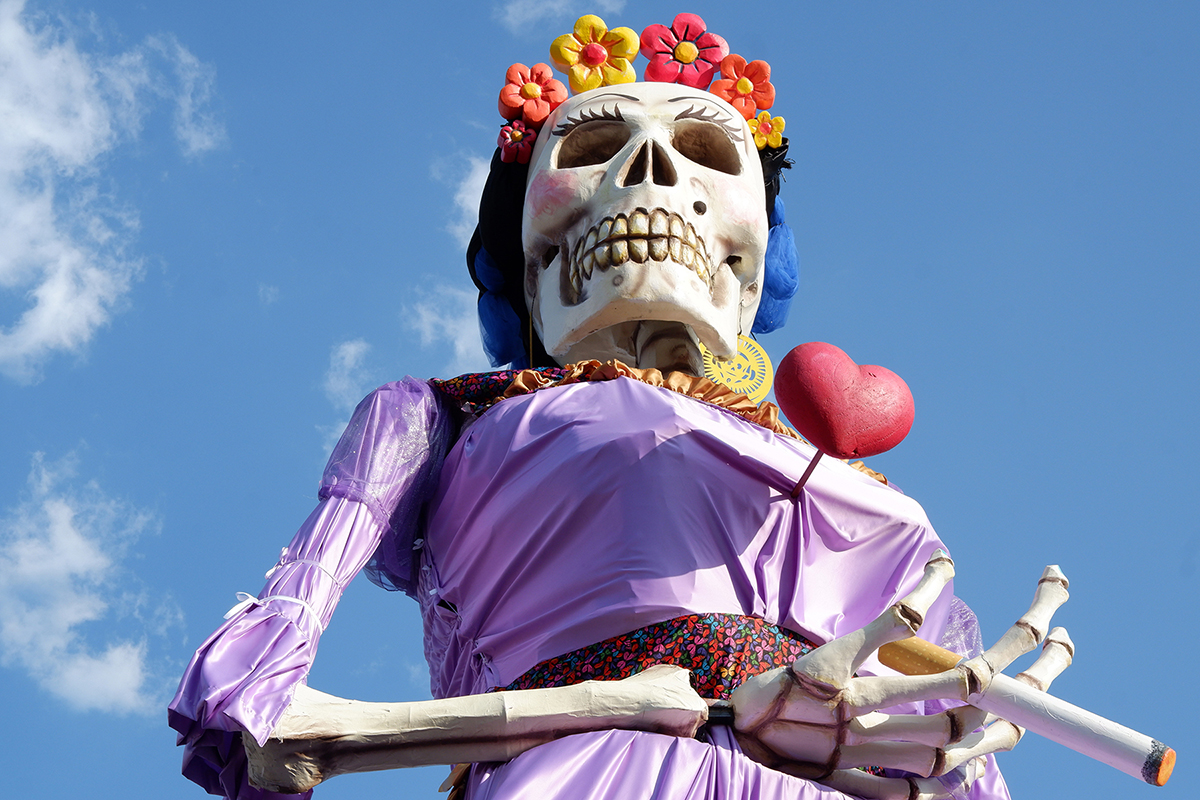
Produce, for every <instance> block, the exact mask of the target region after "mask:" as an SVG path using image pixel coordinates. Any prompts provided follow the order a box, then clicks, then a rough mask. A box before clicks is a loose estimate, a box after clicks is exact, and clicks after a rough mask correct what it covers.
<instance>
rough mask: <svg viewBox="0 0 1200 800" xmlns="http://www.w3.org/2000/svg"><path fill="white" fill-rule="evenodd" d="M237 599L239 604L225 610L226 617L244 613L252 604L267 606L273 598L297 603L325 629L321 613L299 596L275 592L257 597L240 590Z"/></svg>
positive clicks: (318, 625)
mask: <svg viewBox="0 0 1200 800" xmlns="http://www.w3.org/2000/svg"><path fill="white" fill-rule="evenodd" d="M237 599H238V603H237V605H235V606H234V607H233V608H231V609H229V610H228V611H226V612H225V619H230V618H232V617H233V616H235V615H237V614H240V613H242V612H243V611H245V610H246V609H248V608H250V606H265V605H266V604H267V603H269V602H271V601H272V600H286V601H287V602H289V603H296V604H297V605H299V606H300V607H301V608H303V609H304V610H305V611H307V612H308V613H309V614H310V615H311V616H312V618H313V619H315V620H316V621H317V627H318V628H320V629H321V631H322V632H324V631H325V625H324V624H322V622H321V615H320V614H318V613H317V612H316V611H315V610H313V607H312V606H310V605H309V604H308V603H306V602H304V601H303V600H301V599H300V598H298V597H288V596H287V595H286V594H273V595H269V596H268V597H255V596H254V595H252V594H248V593H246V592H238V593H237Z"/></svg>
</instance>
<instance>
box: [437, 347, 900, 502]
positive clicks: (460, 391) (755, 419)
mask: <svg viewBox="0 0 1200 800" xmlns="http://www.w3.org/2000/svg"><path fill="white" fill-rule="evenodd" d="M617 378H630V379H632V380H635V381H641V382H642V383H645V384H649V385H650V386H657V387H660V388H663V389H670V390H671V391H673V392H677V393H679V394H681V395H684V396H685V397H690V398H692V399H693V400H699V401H700V402H702V403H708V404H710V405H714V406H716V407H718V408H721V409H724V410H725V411H728V412H730V413H732V414H736V415H737V416H739V417H741V418H742V419H744V420H746V421H748V422H751V423H753V424H755V425H758V426H760V427H762V428H766V429H767V430H769V431H771V432H773V433H777V434H779V435H780V436H787V437H789V438H791V439H797V440H799V441H802V442H805V443H806V444H807V442H806V441H805V439H804V438H803V437H801V436H800V435H799V434H797V433H796V432H795V431H794V430H792V429H791V428H790V427H788V426H787V425H785V424H784V423H783V422H782V421H781V420H780V419H779V407H778V406H776V405H775V404H774V403H770V402H767V401H763V402H761V403H755V402H754V401H752V400H751V399H750V398H748V397H746V396H745V395H744V394H741V393H740V392H735V391H734V390H733V389H730V388H729V387H728V386H726V385H724V384H722V383H717V382H716V381H712V380H710V379H708V378H702V377H696V376H695V375H687V374H685V373H682V372H672V373H669V374H667V375H665V376H664V375H663V374H662V373H661V372H660V371H658V370H657V369H653V368H651V369H639V368H638V367H631V366H629V365H628V364H625V363H623V362H621V361H616V360H613V361H607V362H600V361H580V362H577V363H575V364H567V365H566V366H565V367H541V368H532V369H522V370H505V371H501V372H485V373H473V374H469V375H461V376H459V377H457V378H452V379H450V380H445V381H443V380H434V381H431V383H432V384H433V385H434V386H435V387H436V388H437V389H438V390H440V391H441V392H443V393H444V394H446V395H448V396H449V397H452V398H454V399H455V401H456V402H458V404H459V407H460V408H462V410H463V411H465V412H466V413H468V414H471V415H478V414H482V413H483V412H484V411H486V410H487V409H489V408H491V407H492V406H494V405H495V404H496V403H499V402H500V401H502V400H505V399H508V398H510V397H520V396H521V395H526V394H530V393H532V392H536V391H539V390H541V389H550V388H553V387H555V386H567V385H570V384H572V383H587V382H589V381H611V380H616V379H617ZM850 466H851V467H853V468H854V469H856V470H858V471H859V472H861V473H863V474H865V475H869V476H870V477H872V478H874V479H875V480H877V481H879V482H880V483H883V484H887V482H888V480H887V478H886V477H884V475H883V473H881V472H876V471H875V470H873V469H871V468H870V467H868V466H867V465H866V464H864V463H863V462H862V461H854V462H852V463H850Z"/></svg>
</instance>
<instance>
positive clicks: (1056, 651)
mask: <svg viewBox="0 0 1200 800" xmlns="http://www.w3.org/2000/svg"><path fill="white" fill-rule="evenodd" d="M1074 655H1075V645H1074V643H1073V642H1072V641H1071V637H1070V636H1068V635H1067V630H1066V628H1055V629H1054V630H1052V631H1050V634H1049V635H1048V636H1047V637H1046V643H1045V644H1044V645H1042V654H1041V655H1040V656H1039V657H1038V660H1037V661H1035V662H1034V663H1033V666H1031V667H1030V668H1029V669H1027V670H1025V671H1024V672H1022V673H1020V674H1019V675H1017V676H1016V678H1017V680H1019V681H1021V682H1022V683H1025V684H1027V685H1029V686H1032V687H1033V688H1035V689H1037V690H1038V691H1042V692H1044V691H1046V690H1047V689H1049V688H1050V684H1051V683H1053V682H1054V679H1055V678H1057V677H1058V676H1059V675H1061V674H1062V671H1063V670H1065V669H1066V668H1067V667H1069V666H1071V659H1072V657H1073V656H1074Z"/></svg>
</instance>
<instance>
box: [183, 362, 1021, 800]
mask: <svg viewBox="0 0 1200 800" xmlns="http://www.w3.org/2000/svg"><path fill="white" fill-rule="evenodd" d="M453 418H454V412H453V411H452V410H451V409H450V408H449V404H448V402H447V401H446V399H445V398H444V397H442V396H441V395H439V394H438V393H437V392H436V391H434V390H433V389H431V388H430V387H429V386H428V385H427V384H425V383H423V382H418V381H414V380H411V379H410V380H406V381H402V382H398V383H395V384H388V385H387V386H384V387H382V388H381V389H379V390H377V391H376V392H375V393H373V394H372V395H371V396H369V397H368V398H367V399H366V400H364V401H363V403H362V404H360V406H359V408H358V409H357V410H356V411H355V415H354V418H353V419H352V421H351V423H350V426H349V428H348V429H347V431H346V433H345V434H344V435H343V437H342V440H341V441H340V442H339V444H338V446H337V448H336V449H335V452H334V454H333V456H332V457H331V459H330V464H329V466H328V467H327V469H326V472H325V476H324V479H323V481H322V488H321V495H320V496H321V498H322V504H321V505H320V506H318V508H317V510H316V511H315V512H314V514H313V515H312V516H311V517H310V518H309V520H308V521H307V522H306V523H305V525H304V527H302V528H301V530H300V532H299V533H297V535H296V538H295V539H294V540H293V542H292V544H291V545H290V546H289V547H288V548H287V550H285V553H284V556H283V557H282V558H281V564H280V566H278V567H277V568H276V571H275V573H273V575H272V578H271V581H270V582H269V583H268V585H267V587H265V588H264V591H263V592H262V593H260V598H265V599H264V600H261V601H259V603H258V604H254V603H250V604H247V606H246V607H245V608H243V609H240V610H238V611H237V613H235V614H234V616H233V617H232V618H231V619H230V620H229V621H228V622H227V623H226V624H225V625H224V626H223V627H222V628H221V629H220V630H219V631H218V632H217V633H216V634H214V635H213V636H212V637H210V639H209V640H208V641H207V642H205V644H204V645H203V646H202V647H201V648H200V650H199V651H198V652H197V654H196V657H195V658H194V659H193V661H192V663H191V665H189V667H188V671H187V674H186V675H185V676H184V680H183V683H182V684H181V686H180V691H179V694H178V695H177V696H176V698H175V700H174V702H173V703H172V705H171V724H172V726H173V727H175V728H176V730H178V731H179V732H180V742H181V743H182V744H187V745H188V755H187V756H186V757H185V774H188V776H189V777H191V778H193V780H197V782H199V783H201V784H202V785H204V786H205V787H206V788H207V789H209V791H212V792H214V793H223V794H225V795H226V796H227V797H231V798H233V797H243V798H250V797H256V798H257V797H270V796H271V795H270V793H263V792H259V791H258V790H255V789H253V788H252V787H249V786H247V785H246V781H245V774H244V755H242V754H241V752H240V742H238V741H236V738H235V737H234V735H233V734H232V733H230V732H234V731H240V730H242V729H245V730H248V731H249V732H250V733H251V734H253V735H254V736H255V737H256V738H258V739H259V740H260V741H262V740H265V738H266V736H267V734H268V733H269V731H270V730H271V728H272V726H273V725H274V724H275V723H276V722H277V721H278V718H279V716H280V715H281V714H282V712H283V709H284V708H285V707H286V704H287V702H288V700H289V698H290V694H291V691H292V689H293V688H294V686H295V684H296V683H297V682H298V681H300V680H302V679H303V677H304V675H305V674H306V673H307V669H308V666H309V665H310V664H311V662H312V658H313V657H314V655H315V649H316V641H317V638H318V637H319V634H320V631H321V630H322V629H323V627H324V625H326V624H327V623H328V620H329V615H330V614H331V613H332V610H333V606H334V605H335V604H336V601H337V598H338V596H340V593H341V590H342V588H343V587H344V586H345V583H346V582H347V581H348V580H349V579H350V577H352V576H353V574H354V573H355V572H356V571H358V570H359V569H360V568H362V567H364V566H365V567H366V568H367V570H368V572H369V574H370V575H371V576H372V578H373V579H374V580H376V582H378V583H380V584H382V585H385V586H388V587H389V588H399V589H403V590H405V591H407V592H408V593H409V594H412V595H413V596H414V597H415V598H416V599H417V600H418V602H419V603H420V605H421V611H422V615H423V617H424V621H425V643H424V644H425V655H426V659H427V661H428V662H429V667H430V675H431V687H432V690H433V693H434V695H435V696H437V697H445V696H453V695H461V694H469V693H478V692H485V691H488V690H490V689H493V688H496V687H502V686H505V685H507V684H508V683H510V682H512V681H513V680H514V679H515V678H517V677H519V676H520V675H521V674H522V673H524V672H525V671H526V670H528V669H530V668H531V667H533V666H535V665H536V664H538V663H539V662H541V661H544V660H546V659H549V658H552V657H555V656H559V655H561V654H563V653H567V652H570V651H572V650H575V649H578V648H580V647H583V646H585V645H589V644H592V643H595V642H599V641H603V640H605V639H607V638H609V637H612V636H615V635H619V634H622V633H625V632H628V631H631V630H634V629H637V628H640V627H643V626H646V625H651V624H654V623H659V622H663V621H665V620H670V619H673V618H676V617H680V616H685V615H689V614H708V613H715V614H733V615H744V616H753V617H757V618H761V619H764V620H766V621H767V622H770V623H773V624H777V625H779V626H781V627H783V628H787V629H790V630H793V631H796V632H799V633H802V634H804V635H806V636H808V637H809V638H810V639H813V640H814V641H818V642H821V641H827V640H829V639H831V638H833V637H836V636H840V635H842V634H845V633H848V632H850V631H853V630H856V629H858V628H860V627H862V626H863V625H864V624H866V623H867V622H869V621H870V620H871V619H873V618H874V617H875V616H877V615H878V614H879V613H880V612H881V611H882V610H883V609H884V608H886V607H887V606H888V605H890V604H891V603H892V602H894V601H895V600H896V599H898V598H899V597H901V596H903V595H904V594H905V593H907V592H908V591H909V590H911V589H912V588H913V586H915V584H916V582H917V580H919V578H920V575H921V573H922V569H923V566H924V563H925V561H926V560H927V559H928V557H929V555H930V554H931V553H932V552H933V551H934V550H935V549H936V548H938V547H940V546H942V545H941V542H940V541H939V540H938V538H937V536H936V534H935V533H934V532H933V529H932V527H931V526H930V524H929V521H928V519H927V518H926V516H925V514H924V511H923V510H922V509H921V507H920V506H919V505H918V504H917V503H916V502H915V501H913V500H911V499H910V498H907V497H906V496H904V495H903V494H902V493H900V492H899V491H897V490H895V489H894V488H892V487H888V486H885V485H883V484H881V483H879V482H877V481H875V480H874V479H872V478H870V477H868V476H866V475H864V474H862V473H860V472H858V471H856V470H854V469H852V468H850V467H848V466H846V465H845V464H843V463H841V462H839V461H836V460H834V459H823V460H822V461H821V463H820V464H819V465H818V467H817V469H816V470H815V472H814V474H813V476H812V477H811V479H810V481H809V483H808V485H807V487H806V490H805V491H804V492H803V494H802V495H801V498H800V499H799V501H796V500H793V499H791V498H790V496H789V495H790V491H791V488H792V486H794V485H795V483H796V481H797V479H798V478H799V476H800V475H801V474H802V473H803V472H804V470H805V468H806V467H807V466H808V463H809V460H810V458H811V456H812V453H813V451H812V448H810V447H809V446H807V445H805V444H803V443H801V442H798V441H796V440H793V439H789V438H787V437H783V436H780V435H778V434H776V433H773V432H771V431H768V430H766V429H764V428H762V427H760V426H758V425H755V424H753V423H751V422H748V421H746V420H745V419H743V418H741V417H739V416H737V415H736V414H733V413H732V412H729V411H726V410H723V409H721V408H718V407H716V406H713V405H710V404H707V403H703V402H699V401H697V400H693V399H691V398H688V397H685V396H683V395H680V394H677V393H675V392H673V391H671V390H669V389H665V388H660V387H654V386H649V385H647V384H644V383H641V382H639V381H636V380H632V379H629V378H618V379H615V380H610V381H602V382H590V383H578V384H571V385H567V386H559V387H554V388H548V389H543V390H541V391H537V392H533V393H531V394H527V395H522V396H519V397H515V398H511V399H507V400H504V401H502V402H500V403H499V404H497V405H496V406H494V407H493V408H491V409H490V410H488V411H487V412H485V413H484V414H482V415H481V416H480V417H479V418H478V419H474V420H472V421H471V422H470V423H469V424H467V425H466V427H464V428H463V429H462V430H461V431H457V430H455V423H453V422H452V419H453ZM422 518H423V519H424V520H425V525H424V527H423V528H421V529H418V526H417V522H416V521H417V520H418V519H422ZM956 602H957V601H954V600H953V597H952V592H951V590H950V587H947V590H946V592H944V593H943V595H942V597H941V598H939V600H938V601H937V603H936V604H935V605H934V607H933V608H932V609H931V610H930V613H929V615H928V617H927V622H926V625H925V627H924V628H923V629H922V635H923V636H924V637H925V638H927V639H931V640H933V641H939V640H942V639H943V636H944V634H945V633H946V622H947V619H948V617H949V615H950V613H951V610H952V608H955V607H954V606H953V604H954V603H956ZM966 613H967V614H968V615H969V612H966ZM963 619H965V620H966V621H965V622H962V623H961V624H958V625H957V627H955V630H954V631H953V633H955V635H959V634H961V633H962V629H964V628H970V626H971V625H973V620H971V619H967V618H966V617H964V618H963ZM972 631H973V629H972ZM872 663H873V662H868V664H867V665H866V668H865V669H864V671H867V672H869V671H870V668H871V665H872ZM247 665H250V666H249V667H248V666H247ZM929 705H930V708H928V709H920V708H915V707H912V706H909V707H908V708H907V709H906V710H911V711H918V712H919V711H922V710H925V711H927V712H932V711H936V710H940V708H941V707H942V706H940V705H938V704H929ZM989 767H990V768H989V769H988V771H987V774H986V775H985V777H984V778H983V779H981V780H980V781H978V782H977V783H976V784H975V786H974V788H973V789H972V790H971V792H970V793H969V794H968V795H966V796H968V797H971V798H974V800H985V799H986V800H993V799H995V800H1000V799H1001V798H1007V797H1008V793H1007V790H1006V789H1005V788H1004V783H1003V779H1002V778H1001V777H1000V775H999V772H998V771H997V770H996V769H995V767H994V764H991V765H989ZM286 797H294V795H286ZM468 797H471V798H474V799H475V800H482V799H483V798H493V799H495V800H500V799H501V798H504V799H505V800H512V799H514V798H526V797H528V798H531V800H533V799H534V798H536V800H552V799H557V798H562V800H566V798H572V799H573V800H579V799H580V798H583V800H609V799H612V798H622V799H624V798H646V800H650V799H651V798H654V799H655V800H680V799H681V798H689V799H691V798H697V799H699V798H706V799H707V800H733V799H734V798H742V799H744V800H765V799H766V798H776V797H779V798H783V797H787V798H790V800H797V799H800V800H809V799H815V798H841V797H845V795H842V794H841V793H838V792H834V791H832V790H829V789H826V788H824V787H822V786H820V785H818V784H813V783H810V782H808V781H804V780H800V779H796V778H792V777H789V776H786V775H783V774H782V773H779V772H776V771H774V770H771V769H768V768H766V767H763V766H761V765H758V764H756V763H754V762H752V761H750V760H749V759H747V758H746V757H744V756H743V755H742V754H741V752H740V750H739V749H738V747H737V744H736V742H735V741H734V740H733V737H732V736H731V735H729V733H728V731H727V730H724V729H721V728H714V731H713V733H712V736H711V739H710V740H709V741H699V740H683V739H677V738H674V737H669V736H664V735H660V734H653V733H638V732H628V731H604V732H597V733H593V734H581V735H575V736H571V737H567V738H565V739H562V740H559V741H557V742H553V743H551V744H548V745H543V746H541V747H538V748H535V749H534V750H531V751H529V752H527V753H525V754H523V755H521V756H519V757H518V758H516V759H514V760H513V761H511V762H508V763H506V764H493V765H478V766H477V767H476V768H475V769H474V770H473V771H472V774H471V777H470V781H469V785H468Z"/></svg>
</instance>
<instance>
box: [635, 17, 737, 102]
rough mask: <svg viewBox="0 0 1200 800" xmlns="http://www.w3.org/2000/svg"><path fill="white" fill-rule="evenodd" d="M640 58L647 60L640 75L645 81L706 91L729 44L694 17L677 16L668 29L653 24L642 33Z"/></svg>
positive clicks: (727, 50) (726, 52)
mask: <svg viewBox="0 0 1200 800" xmlns="http://www.w3.org/2000/svg"><path fill="white" fill-rule="evenodd" d="M642 55H644V56H645V57H646V58H648V59H649V60H650V63H649V64H648V65H647V66H646V71H645V72H644V73H643V77H644V78H645V79H646V80H647V81H655V82H658V83H682V84H684V85H685V86H692V87H695V88H696V89H707V88H708V84H709V83H711V82H712V79H713V76H714V75H715V74H716V72H717V69H718V68H719V67H720V64H721V59H723V58H725V56H727V55H729V45H728V44H726V42H725V40H724V39H722V38H721V37H720V36H717V35H716V34H715V33H709V32H708V30H707V29H706V28H705V26H704V20H702V19H701V18H700V17H698V16H696V15H695V14H677V15H676V16H675V21H674V22H672V23H671V27H669V28H668V27H667V26H666V25H658V24H655V25H650V26H648V27H647V28H646V30H644V31H642Z"/></svg>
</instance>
